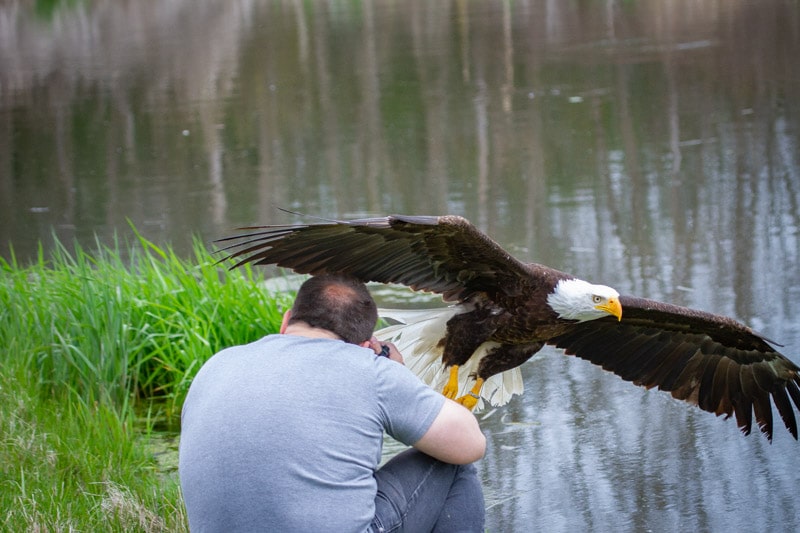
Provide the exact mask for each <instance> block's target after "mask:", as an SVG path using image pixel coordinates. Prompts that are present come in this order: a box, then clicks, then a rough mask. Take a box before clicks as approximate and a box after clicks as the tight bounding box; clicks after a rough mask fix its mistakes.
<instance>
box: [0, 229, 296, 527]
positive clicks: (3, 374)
mask: <svg viewBox="0 0 800 533" xmlns="http://www.w3.org/2000/svg"><path fill="white" fill-rule="evenodd" d="M214 260H215V258H213V257H211V256H210V255H209V254H208V252H207V251H206V249H205V247H204V246H203V245H202V244H201V243H197V244H196V246H195V254H194V257H193V258H192V259H188V260H187V259H182V258H179V257H177V256H176V255H175V254H174V253H173V252H172V251H171V250H170V249H169V248H166V249H163V248H159V247H157V246H155V245H154V244H153V243H150V242H148V241H147V240H145V239H143V238H141V237H137V238H136V239H135V240H134V242H133V243H132V244H119V243H118V244H117V245H115V246H112V247H103V246H99V245H98V247H97V250H96V251H92V252H91V253H89V252H86V251H85V250H83V249H81V248H77V249H75V251H68V250H67V248H66V247H65V246H62V245H60V244H58V245H57V246H56V249H55V251H54V252H53V253H52V254H51V256H49V257H47V258H45V257H44V256H43V255H41V254H40V257H39V259H38V260H37V261H35V262H34V263H33V264H30V265H20V264H18V263H17V262H16V261H15V260H14V259H13V258H12V259H11V260H8V261H6V260H0V347H2V352H1V353H0V439H2V440H1V441H0V487H2V489H0V508H2V509H5V510H6V512H5V516H4V517H2V519H0V529H5V530H9V531H23V530H28V531H32V530H39V531H76V530H80V531H108V530H112V531H180V530H182V529H185V517H184V516H183V510H182V506H181V503H180V494H179V490H178V487H177V482H176V480H175V479H174V477H171V476H165V475H163V473H159V472H158V471H157V469H156V465H155V462H154V459H153V458H152V456H151V455H150V454H149V453H148V452H147V447H146V442H145V441H146V439H147V436H146V435H142V434H141V432H137V431H134V427H133V420H134V412H135V410H136V408H137V407H141V406H144V405H147V402H149V401H150V400H151V399H153V398H158V399H159V403H158V405H159V406H160V409H162V410H163V413H162V414H163V415H165V416H175V415H176V414H177V413H179V411H180V406H181V405H182V403H183V398H184V396H185V394H186V391H187V389H188V385H189V383H190V382H191V379H192V377H193V376H194V374H195V373H196V372H197V370H198V369H199V367H200V365H202V363H203V362H204V361H205V360H206V359H207V358H208V357H210V356H211V355H212V354H213V353H215V352H216V351H218V350H219V349H221V348H223V347H225V346H229V345H233V344H239V343H243V342H248V341H250V340H254V339H257V338H259V337H261V336H263V335H264V334H266V333H269V332H271V331H275V330H276V328H277V325H278V324H279V322H280V316H281V313H282V310H283V309H284V308H285V306H286V305H288V304H289V300H288V296H278V297H273V296H270V295H267V294H265V293H264V292H263V291H254V290H253V287H254V285H255V283H256V280H255V279H254V276H253V274H252V273H251V272H250V271H249V270H245V269H242V270H237V271H234V272H227V271H226V270H225V269H224V268H223V267H220V266H217V265H214Z"/></svg>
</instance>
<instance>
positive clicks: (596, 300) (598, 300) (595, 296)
mask: <svg viewBox="0 0 800 533" xmlns="http://www.w3.org/2000/svg"><path fill="white" fill-rule="evenodd" d="M592 301H593V302H594V303H596V304H599V303H600V302H602V301H603V297H602V296H598V295H596V294H595V295H593V296H592Z"/></svg>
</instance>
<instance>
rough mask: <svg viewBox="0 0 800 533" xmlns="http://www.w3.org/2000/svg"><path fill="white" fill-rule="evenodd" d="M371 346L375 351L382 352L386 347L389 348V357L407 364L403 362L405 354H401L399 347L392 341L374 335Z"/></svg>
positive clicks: (370, 341) (370, 342)
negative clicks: (383, 340)
mask: <svg viewBox="0 0 800 533" xmlns="http://www.w3.org/2000/svg"><path fill="white" fill-rule="evenodd" d="M369 347H370V348H372V349H373V350H374V351H375V353H377V354H380V353H381V351H382V350H383V349H384V347H386V348H388V349H389V355H388V356H387V357H389V359H391V360H392V361H395V362H398V363H400V364H401V365H403V364H405V363H404V362H403V356H402V354H400V351H399V350H398V349H397V346H395V345H394V344H392V343H391V342H381V341H379V340H378V339H377V338H375V337H372V338H371V339H370V340H369Z"/></svg>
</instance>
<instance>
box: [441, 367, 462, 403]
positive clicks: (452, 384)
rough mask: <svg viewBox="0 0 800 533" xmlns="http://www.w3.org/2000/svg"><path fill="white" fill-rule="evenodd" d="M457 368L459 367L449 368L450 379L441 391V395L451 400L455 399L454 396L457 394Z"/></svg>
mask: <svg viewBox="0 0 800 533" xmlns="http://www.w3.org/2000/svg"><path fill="white" fill-rule="evenodd" d="M458 366H459V365H453V366H451V367H450V377H449V378H448V380H447V383H445V384H444V388H443V389H442V394H444V395H445V397H446V398H450V399H451V400H452V399H454V398H455V397H456V394H458Z"/></svg>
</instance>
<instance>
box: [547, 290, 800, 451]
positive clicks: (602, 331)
mask: <svg viewBox="0 0 800 533" xmlns="http://www.w3.org/2000/svg"><path fill="white" fill-rule="evenodd" d="M620 300H621V303H622V308H623V319H622V321H621V322H616V321H614V320H606V319H601V320H594V321H591V322H584V323H580V324H575V326H574V327H573V328H572V330H571V331H569V332H568V333H566V334H563V335H560V336H558V337H555V338H553V339H551V340H550V341H549V343H550V344H553V345H555V346H557V347H559V348H563V349H564V350H565V352H566V353H568V354H571V355H577V356H578V357H581V358H583V359H588V360H590V361H592V362H593V363H596V364H598V365H600V366H602V367H603V368H605V369H606V370H610V371H612V372H614V373H615V374H617V375H619V376H620V377H622V378H623V379H625V380H628V381H632V382H634V383H635V384H637V385H642V386H644V387H647V388H651V387H658V388H659V389H661V390H665V391H669V392H670V393H671V394H672V396H673V397H675V398H677V399H679V400H684V401H687V402H690V403H693V404H695V405H697V406H698V407H700V408H701V409H703V410H705V411H709V412H711V413H715V414H717V415H725V416H726V417H729V416H732V415H735V416H736V421H737V424H738V425H739V427H740V428H741V429H742V431H743V432H744V433H746V434H747V433H750V431H751V426H752V417H753V414H754V415H755V420H756V422H757V424H758V426H759V428H760V429H761V431H763V432H764V433H765V434H766V435H767V437H768V438H770V439H771V438H772V429H773V421H772V408H771V404H770V398H772V402H774V403H775V407H776V409H777V410H778V413H779V414H780V416H781V419H782V420H783V422H784V424H785V425H786V427H787V429H788V430H789V432H790V433H791V434H792V436H794V438H795V439H796V438H797V435H798V430H797V421H796V419H795V415H794V408H793V407H792V402H794V405H795V407H797V408H798V409H800V388H798V386H800V376H799V375H798V372H800V368H798V367H797V365H795V364H794V363H792V362H791V361H790V360H788V359H787V358H786V357H784V356H783V355H781V354H780V353H778V352H777V351H776V350H775V349H774V348H773V347H772V346H771V345H770V344H769V343H768V342H766V341H765V340H764V339H763V338H762V337H760V336H758V335H757V334H756V333H754V332H753V331H752V330H750V329H749V328H747V327H746V326H744V325H742V324H740V323H738V322H736V321H734V320H732V319H729V318H727V317H722V316H717V315H713V314H710V313H704V312H701V311H696V310H692V309H687V308H684V307H678V306H673V305H669V304H663V303H660V302H654V301H652V300H645V299H642V298H632V297H621V298H620Z"/></svg>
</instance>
